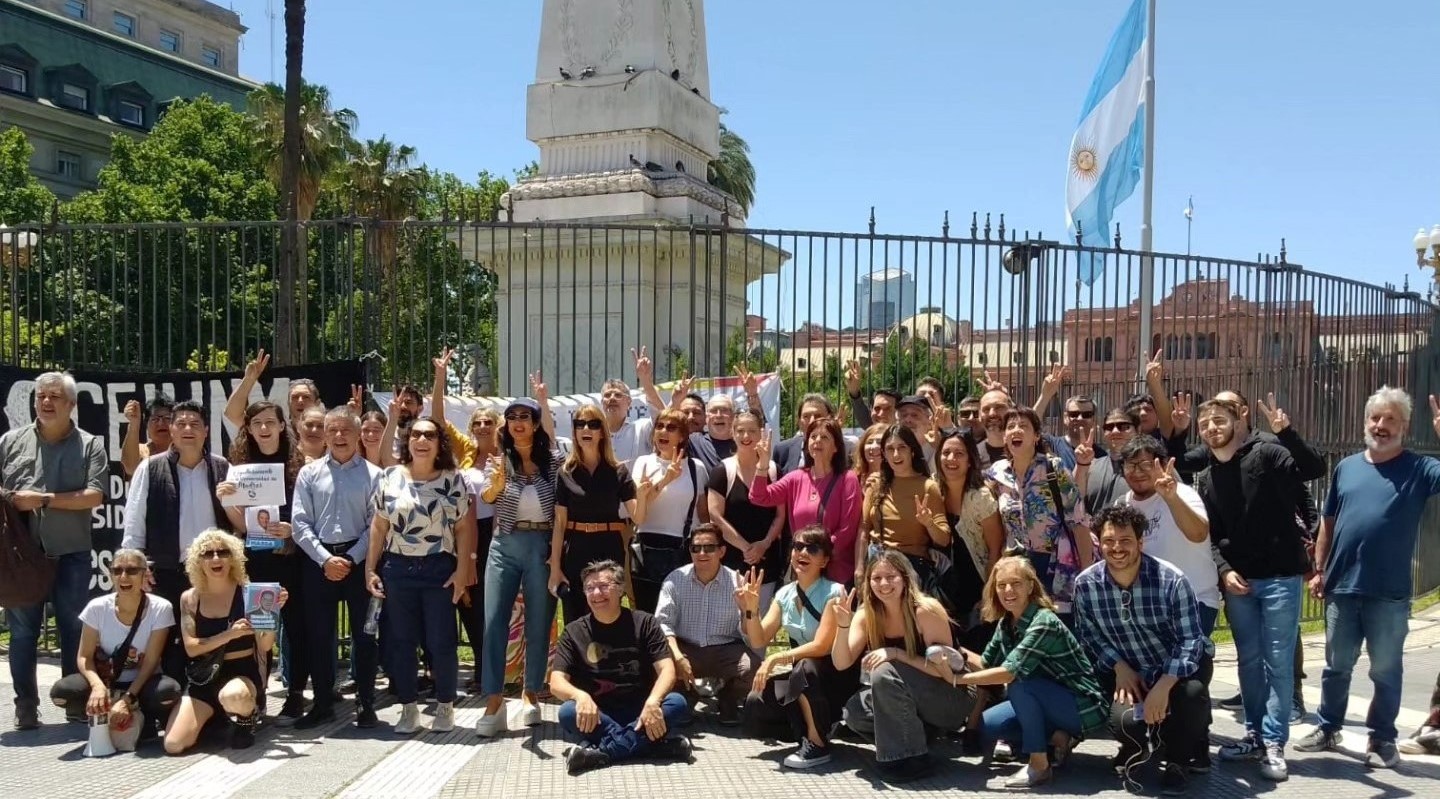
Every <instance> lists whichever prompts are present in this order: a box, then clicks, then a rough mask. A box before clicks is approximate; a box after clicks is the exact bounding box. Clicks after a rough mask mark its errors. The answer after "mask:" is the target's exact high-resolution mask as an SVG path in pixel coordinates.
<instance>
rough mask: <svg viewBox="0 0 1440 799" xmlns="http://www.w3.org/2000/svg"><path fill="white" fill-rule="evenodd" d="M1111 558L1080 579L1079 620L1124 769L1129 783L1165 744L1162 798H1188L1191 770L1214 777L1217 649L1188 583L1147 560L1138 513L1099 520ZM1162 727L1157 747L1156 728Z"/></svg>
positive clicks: (1104, 551) (1143, 522) (1115, 509)
mask: <svg viewBox="0 0 1440 799" xmlns="http://www.w3.org/2000/svg"><path fill="white" fill-rule="evenodd" d="M1093 523H1094V529H1096V530H1098V531H1099V533H1100V553H1101V555H1102V556H1103V557H1104V560H1103V561H1101V562H1098V563H1094V564H1091V565H1090V567H1089V568H1087V569H1085V571H1083V572H1081V573H1080V575H1079V576H1078V577H1076V578H1075V620H1076V622H1077V624H1078V625H1079V628H1080V629H1079V636H1078V638H1079V639H1080V643H1081V645H1082V646H1083V647H1084V648H1085V652H1086V654H1088V655H1089V656H1090V659H1091V660H1092V661H1093V662H1094V663H1095V669H1096V677H1097V678H1098V679H1099V680H1100V687H1101V690H1102V691H1104V692H1105V694H1106V695H1107V696H1111V697H1113V698H1114V704H1113V705H1112V706H1111V722H1110V726H1111V728H1112V729H1113V730H1114V731H1115V739H1116V740H1117V741H1119V742H1120V754H1119V756H1117V757H1116V758H1115V761H1114V762H1115V764H1116V766H1117V767H1119V768H1122V769H1123V770H1124V773H1125V774H1126V775H1127V779H1128V774H1129V773H1130V771H1131V770H1132V769H1133V768H1134V767H1135V766H1137V765H1139V764H1140V763H1142V762H1144V760H1145V759H1146V756H1147V755H1149V754H1150V753H1151V752H1153V751H1154V750H1153V749H1152V747H1153V746H1154V745H1156V744H1157V743H1159V742H1163V743H1164V745H1165V755H1164V757H1165V764H1164V766H1163V767H1162V769H1161V790H1162V791H1163V792H1164V793H1165V794H1166V795H1176V794H1179V793H1181V792H1183V791H1184V789H1185V783H1186V776H1185V775H1186V772H1187V771H1190V770H1194V771H1206V770H1208V769H1209V766H1210V757H1209V753H1208V749H1207V748H1208V745H1209V730H1210V692H1209V690H1208V689H1207V688H1206V686H1207V685H1208V684H1209V682H1210V675H1211V673H1212V671H1213V670H1214V663H1213V660H1214V656H1215V645H1214V644H1213V643H1211V642H1210V639H1209V638H1207V637H1206V636H1205V633H1204V631H1203V630H1202V628H1201V625H1200V608H1199V605H1198V603H1197V601H1196V599H1195V591H1194V589H1192V588H1191V587H1190V581H1189V580H1187V579H1186V578H1185V575H1184V574H1183V573H1181V572H1180V570H1179V569H1177V568H1175V567H1174V566H1171V565H1170V564H1169V563H1166V562H1165V561H1162V560H1159V559H1157V558H1154V557H1151V556H1150V555H1146V554H1145V553H1144V552H1143V551H1142V545H1141V542H1142V541H1143V540H1144V538H1145V532H1146V530H1147V529H1148V528H1149V526H1150V520H1149V519H1147V518H1146V516H1145V514H1143V513H1141V512H1140V511H1139V510H1138V509H1136V508H1134V507H1131V506H1130V505H1113V506H1111V507H1108V508H1105V509H1103V510H1101V511H1100V512H1099V513H1097V514H1096V515H1095V517H1094V522H1093ZM1152 726H1154V727H1158V728H1159V729H1158V733H1159V742H1154V741H1151V739H1150V727H1152Z"/></svg>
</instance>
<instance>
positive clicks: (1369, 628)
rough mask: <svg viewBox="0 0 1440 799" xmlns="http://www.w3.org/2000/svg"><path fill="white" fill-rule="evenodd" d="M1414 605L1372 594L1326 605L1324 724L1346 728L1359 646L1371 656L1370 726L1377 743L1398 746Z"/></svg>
mask: <svg viewBox="0 0 1440 799" xmlns="http://www.w3.org/2000/svg"><path fill="white" fill-rule="evenodd" d="M1409 619H1410V602H1409V600H1405V599H1377V598H1375V597H1367V596H1332V597H1330V598H1329V601H1328V602H1326V603H1325V671H1324V672H1323V673H1322V674H1321V676H1320V711H1319V715H1320V726H1321V727H1323V728H1324V729H1326V730H1328V731H1330V732H1337V731H1339V729H1340V728H1341V727H1342V726H1344V724H1345V706H1346V705H1347V704H1348V703H1349V700H1350V676H1351V675H1350V672H1351V670H1352V669H1354V668H1355V661H1356V660H1357V659H1359V657H1360V644H1361V642H1364V644H1365V651H1366V652H1367V653H1369V655H1370V681H1371V682H1372V683H1374V684H1375V691H1374V693H1373V694H1372V695H1371V699H1370V712H1369V713H1367V714H1366V715H1365V726H1367V727H1369V728H1370V739H1371V740H1373V741H1390V742H1392V743H1393V742H1394V741H1395V738H1396V734H1397V733H1396V730H1395V717H1396V716H1397V715H1399V713H1400V687H1401V678H1402V677H1403V676H1404V663H1403V654H1404V651H1405V635H1406V633H1408V632H1409V631H1410V624H1409Z"/></svg>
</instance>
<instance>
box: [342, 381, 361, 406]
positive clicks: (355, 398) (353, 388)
mask: <svg viewBox="0 0 1440 799" xmlns="http://www.w3.org/2000/svg"><path fill="white" fill-rule="evenodd" d="M345 404H346V405H349V406H350V410H352V411H354V412H356V413H359V412H360V411H361V409H363V408H364V407H365V387H364V386H357V385H355V384H354V383H351V384H350V401H349V402H347V403H345Z"/></svg>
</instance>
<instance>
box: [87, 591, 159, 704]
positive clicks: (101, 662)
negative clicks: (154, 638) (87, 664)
mask: <svg viewBox="0 0 1440 799" xmlns="http://www.w3.org/2000/svg"><path fill="white" fill-rule="evenodd" d="M149 604H150V595H149V594H145V593H142V594H140V608H139V609H138V610H136V611H135V620H134V621H132V622H130V630H129V632H127V633H125V640H124V641H121V642H120V646H118V647H116V648H115V651H113V652H110V653H109V654H106V652H105V650H103V649H101V648H100V647H99V646H96V647H95V673H96V674H97V675H99V677H100V682H102V683H104V684H105V687H106V688H109V687H111V686H112V685H114V684H115V678H116V677H118V676H120V675H119V674H117V673H116V669H117V668H118V669H119V670H120V672H121V673H123V672H124V671H125V661H126V660H127V659H128V657H129V655H130V644H132V643H134V641H135V632H136V631H137V630H139V629H140V622H141V620H143V619H144V618H145V610H146V608H147V607H148V606H149ZM117 664H118V666H117Z"/></svg>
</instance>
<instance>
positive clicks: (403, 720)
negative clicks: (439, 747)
mask: <svg viewBox="0 0 1440 799" xmlns="http://www.w3.org/2000/svg"><path fill="white" fill-rule="evenodd" d="M419 731H420V705H418V704H416V703H414V702H411V703H409V704H407V705H405V706H404V707H403V708H401V709H400V723H399V724H396V725H395V734H396V735H414V734H415V733H417V732H419Z"/></svg>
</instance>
